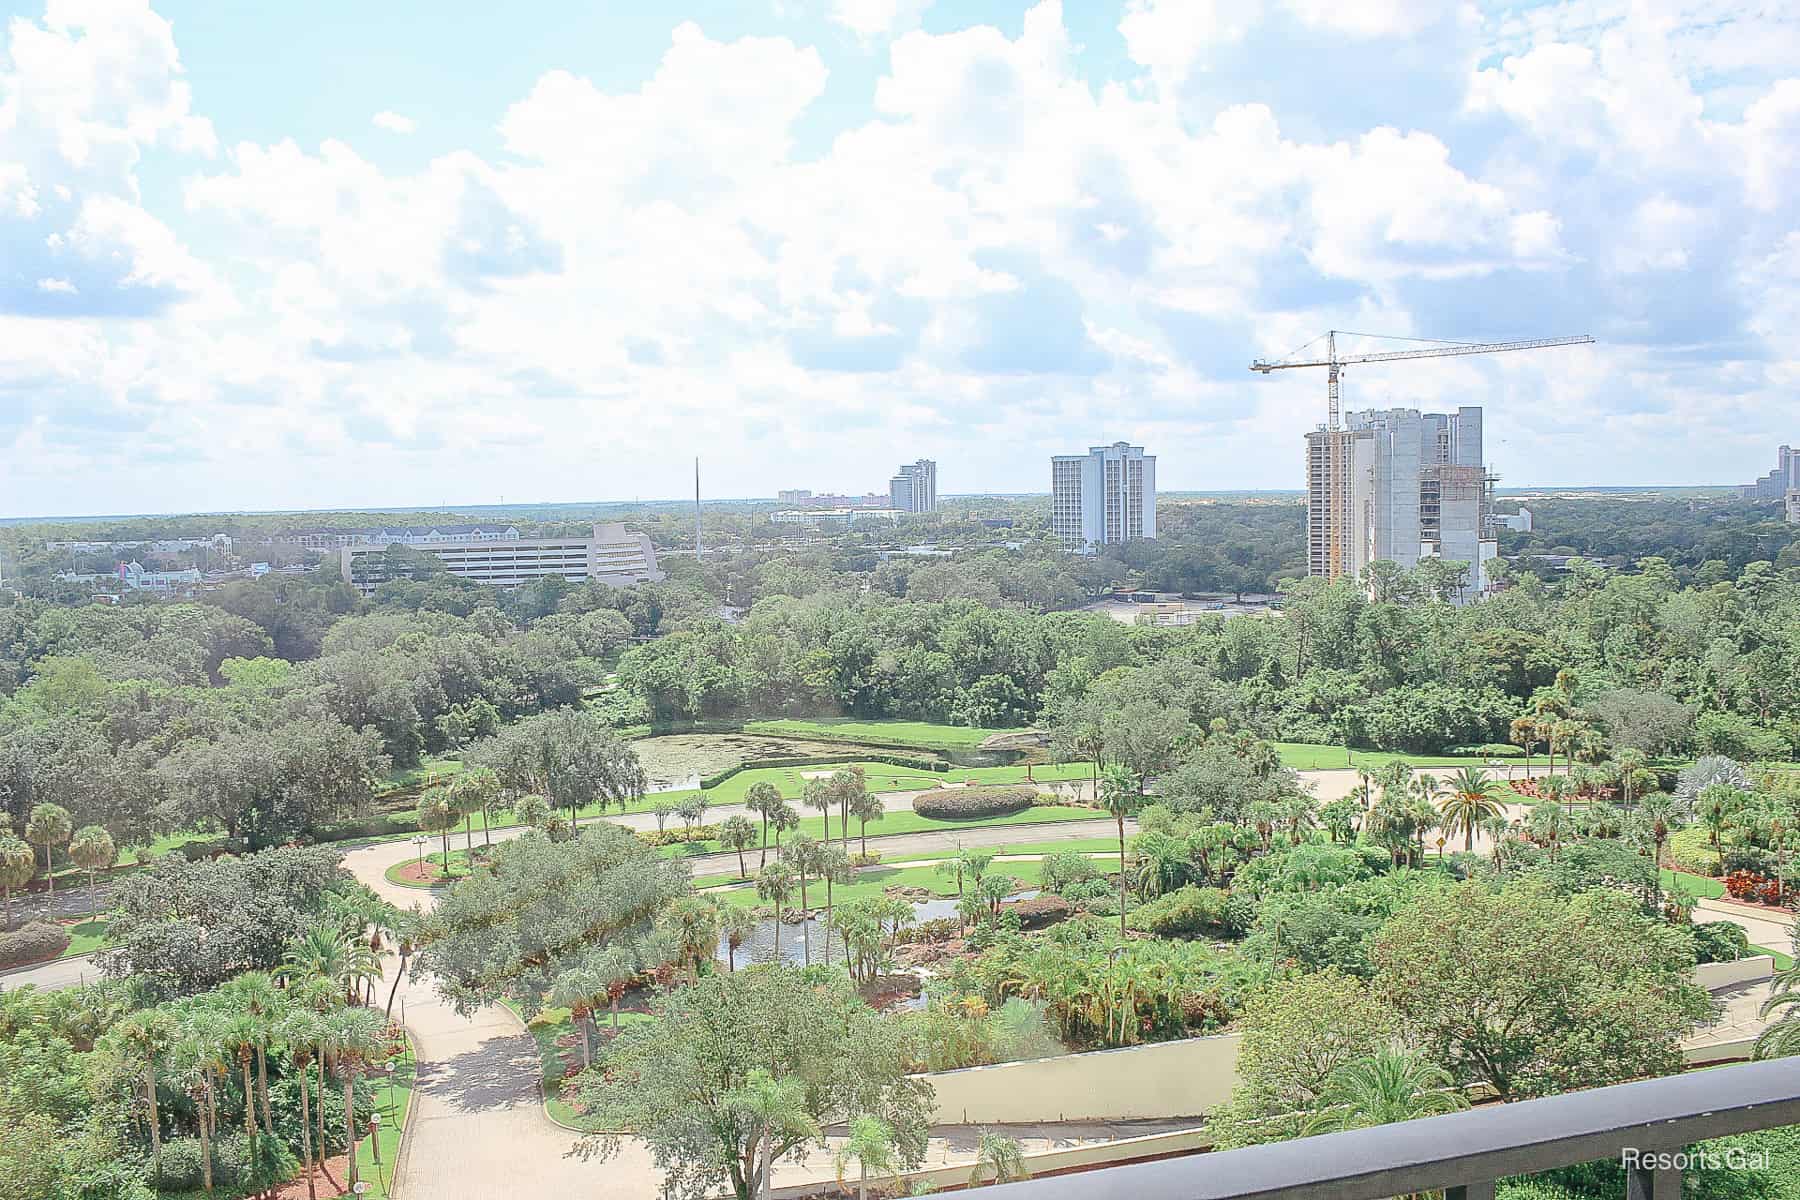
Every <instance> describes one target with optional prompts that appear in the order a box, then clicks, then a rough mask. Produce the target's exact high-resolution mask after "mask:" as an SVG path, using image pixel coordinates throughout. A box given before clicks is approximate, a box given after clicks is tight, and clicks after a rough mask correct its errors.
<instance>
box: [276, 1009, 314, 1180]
mask: <svg viewBox="0 0 1800 1200" xmlns="http://www.w3.org/2000/svg"><path fill="white" fill-rule="evenodd" d="M276 1036H277V1037H278V1038H279V1039H280V1040H281V1042H282V1043H283V1044H285V1045H286V1046H287V1048H288V1057H289V1058H290V1059H292V1060H293V1063H294V1073H295V1075H297V1076H298V1080H297V1082H298V1083H299V1085H300V1087H299V1091H300V1164H301V1166H303V1167H305V1168H306V1195H307V1197H308V1200H317V1198H318V1194H319V1193H318V1184H317V1181H316V1180H315V1179H314V1175H313V1136H312V1124H313V1114H312V1099H311V1089H310V1088H308V1086H307V1081H306V1074H307V1068H309V1067H310V1066H312V1064H313V1063H314V1062H315V1061H316V1060H318V1059H319V1057H320V1055H319V1046H320V1044H321V1043H323V1042H324V1041H325V1037H326V1030H325V1022H324V1018H322V1017H321V1016H320V1015H319V1014H318V1013H316V1012H313V1011H311V1010H310V1009H306V1008H299V1007H295V1008H291V1009H289V1010H288V1011H287V1013H286V1015H284V1016H283V1017H282V1018H281V1023H280V1025H278V1026H277V1027H276ZM319 1070H320V1072H321V1073H322V1072H323V1071H324V1067H323V1066H321V1067H320V1068H319ZM324 1163H325V1147H324V1146H323V1145H320V1147H319V1157H318V1164H319V1165H320V1166H321V1167H322V1166H324Z"/></svg>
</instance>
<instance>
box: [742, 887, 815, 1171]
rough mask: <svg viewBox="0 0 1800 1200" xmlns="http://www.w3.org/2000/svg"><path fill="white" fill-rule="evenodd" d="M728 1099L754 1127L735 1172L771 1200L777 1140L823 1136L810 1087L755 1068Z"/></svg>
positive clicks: (784, 1141)
mask: <svg viewBox="0 0 1800 1200" xmlns="http://www.w3.org/2000/svg"><path fill="white" fill-rule="evenodd" d="M775 865H776V866H779V865H780V864H779V863H777V864H775ZM773 869H774V867H771V868H770V870H773ZM725 1099H726V1103H727V1104H729V1105H730V1107H731V1108H732V1110H733V1111H735V1112H736V1113H737V1114H738V1115H739V1116H741V1117H743V1118H744V1119H745V1120H746V1121H747V1123H748V1124H749V1126H750V1131H749V1133H750V1137H749V1141H750V1145H749V1148H748V1153H747V1154H746V1155H745V1157H746V1159H747V1160H748V1161H747V1165H746V1166H745V1167H743V1168H736V1167H735V1166H734V1172H735V1171H737V1170H742V1172H743V1175H744V1181H743V1186H744V1190H745V1192H746V1193H748V1195H749V1196H750V1197H751V1200H767V1198H768V1195H769V1173H770V1168H771V1167H773V1166H774V1165H775V1159H776V1157H777V1151H776V1149H775V1143H776V1139H777V1138H779V1139H780V1140H781V1142H782V1143H783V1144H784V1145H793V1144H796V1143H799V1142H802V1141H806V1140H809V1139H811V1138H816V1137H818V1136H819V1127H818V1125H817V1124H816V1123H815V1122H814V1121H813V1118H812V1114H811V1113H809V1112H808V1111H807V1108H806V1088H805V1087H804V1086H803V1085H802V1084H801V1082H800V1081H799V1080H798V1079H795V1078H793V1077H792V1076H784V1077H782V1078H780V1079H777V1078H775V1076H773V1075H771V1074H769V1072H768V1071H767V1070H766V1069H765V1068H763V1067H752V1068H751V1069H750V1073H749V1074H748V1075H746V1076H745V1077H744V1085H743V1086H742V1087H740V1088H738V1089H737V1090H736V1091H733V1092H730V1093H728V1094H727V1095H726V1098H725Z"/></svg>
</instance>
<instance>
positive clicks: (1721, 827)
mask: <svg viewBox="0 0 1800 1200" xmlns="http://www.w3.org/2000/svg"><path fill="white" fill-rule="evenodd" d="M1742 799H1743V793H1741V792H1739V791H1738V790H1737V789H1736V788H1734V787H1731V786H1730V785H1729V784H1723V783H1714V784H1709V785H1707V786H1706V787H1704V788H1702V789H1700V795H1699V798H1698V803H1697V805H1696V812H1697V815H1698V816H1699V818H1700V823H1701V824H1702V825H1705V826H1706V834H1707V838H1708V840H1710V841H1711V842H1712V845H1713V851H1714V852H1715V853H1716V854H1718V856H1719V874H1721V875H1723V874H1724V873H1725V841H1724V839H1725V831H1726V830H1727V829H1730V828H1731V824H1732V821H1731V819H1732V817H1733V815H1734V814H1735V813H1736V811H1737V809H1738V807H1739V804H1740V803H1741V801H1742Z"/></svg>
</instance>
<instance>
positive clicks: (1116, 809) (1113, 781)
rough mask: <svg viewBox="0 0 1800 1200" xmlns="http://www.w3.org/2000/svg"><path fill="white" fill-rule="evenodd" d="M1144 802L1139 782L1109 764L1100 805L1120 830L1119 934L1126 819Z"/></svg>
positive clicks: (1122, 911) (1102, 780)
mask: <svg viewBox="0 0 1800 1200" xmlns="http://www.w3.org/2000/svg"><path fill="white" fill-rule="evenodd" d="M1142 802H1143V796H1142V795H1141V794H1140V793H1139V792H1138V786H1137V780H1136V779H1135V778H1133V777H1132V774H1131V772H1130V771H1128V770H1126V769H1125V767H1123V766H1122V765H1120V764H1118V763H1111V764H1108V766H1107V768H1106V769H1105V770H1104V771H1102V772H1101V774H1100V804H1101V807H1103V808H1105V809H1106V811H1107V812H1109V813H1111V814H1112V817H1113V820H1114V821H1115V822H1116V823H1117V824H1118V829H1119V933H1120V934H1121V935H1123V934H1124V932H1125V876H1126V870H1125V818H1126V817H1128V816H1130V815H1131V814H1132V813H1134V812H1136V811H1137V808H1138V805H1139V804H1140V803H1142Z"/></svg>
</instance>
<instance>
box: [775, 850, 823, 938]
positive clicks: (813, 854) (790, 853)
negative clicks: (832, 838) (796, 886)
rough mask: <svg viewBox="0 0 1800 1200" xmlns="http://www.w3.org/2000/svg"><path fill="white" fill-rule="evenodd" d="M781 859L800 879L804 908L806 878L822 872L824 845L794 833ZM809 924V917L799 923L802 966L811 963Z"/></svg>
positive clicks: (804, 905) (816, 875)
mask: <svg viewBox="0 0 1800 1200" xmlns="http://www.w3.org/2000/svg"><path fill="white" fill-rule="evenodd" d="M782 859H783V860H784V861H786V862H787V863H789V864H790V865H791V866H792V867H793V868H794V875H795V876H796V877H797V878H798V879H799V881H800V907H801V909H802V910H805V909H806V908H807V907H808V905H807V903H806V884H807V880H808V879H817V878H818V877H819V876H820V875H822V874H824V870H825V847H824V846H823V845H822V844H821V843H820V842H819V841H818V839H816V838H813V837H809V836H808V835H806V834H804V833H796V834H795V835H794V839H793V840H792V841H790V842H789V843H788V844H787V849H786V850H785V851H783V852H782ZM811 926H812V921H811V920H810V919H807V920H803V921H801V923H800V939H801V950H800V954H801V964H802V965H803V966H811V965H812V929H811Z"/></svg>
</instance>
